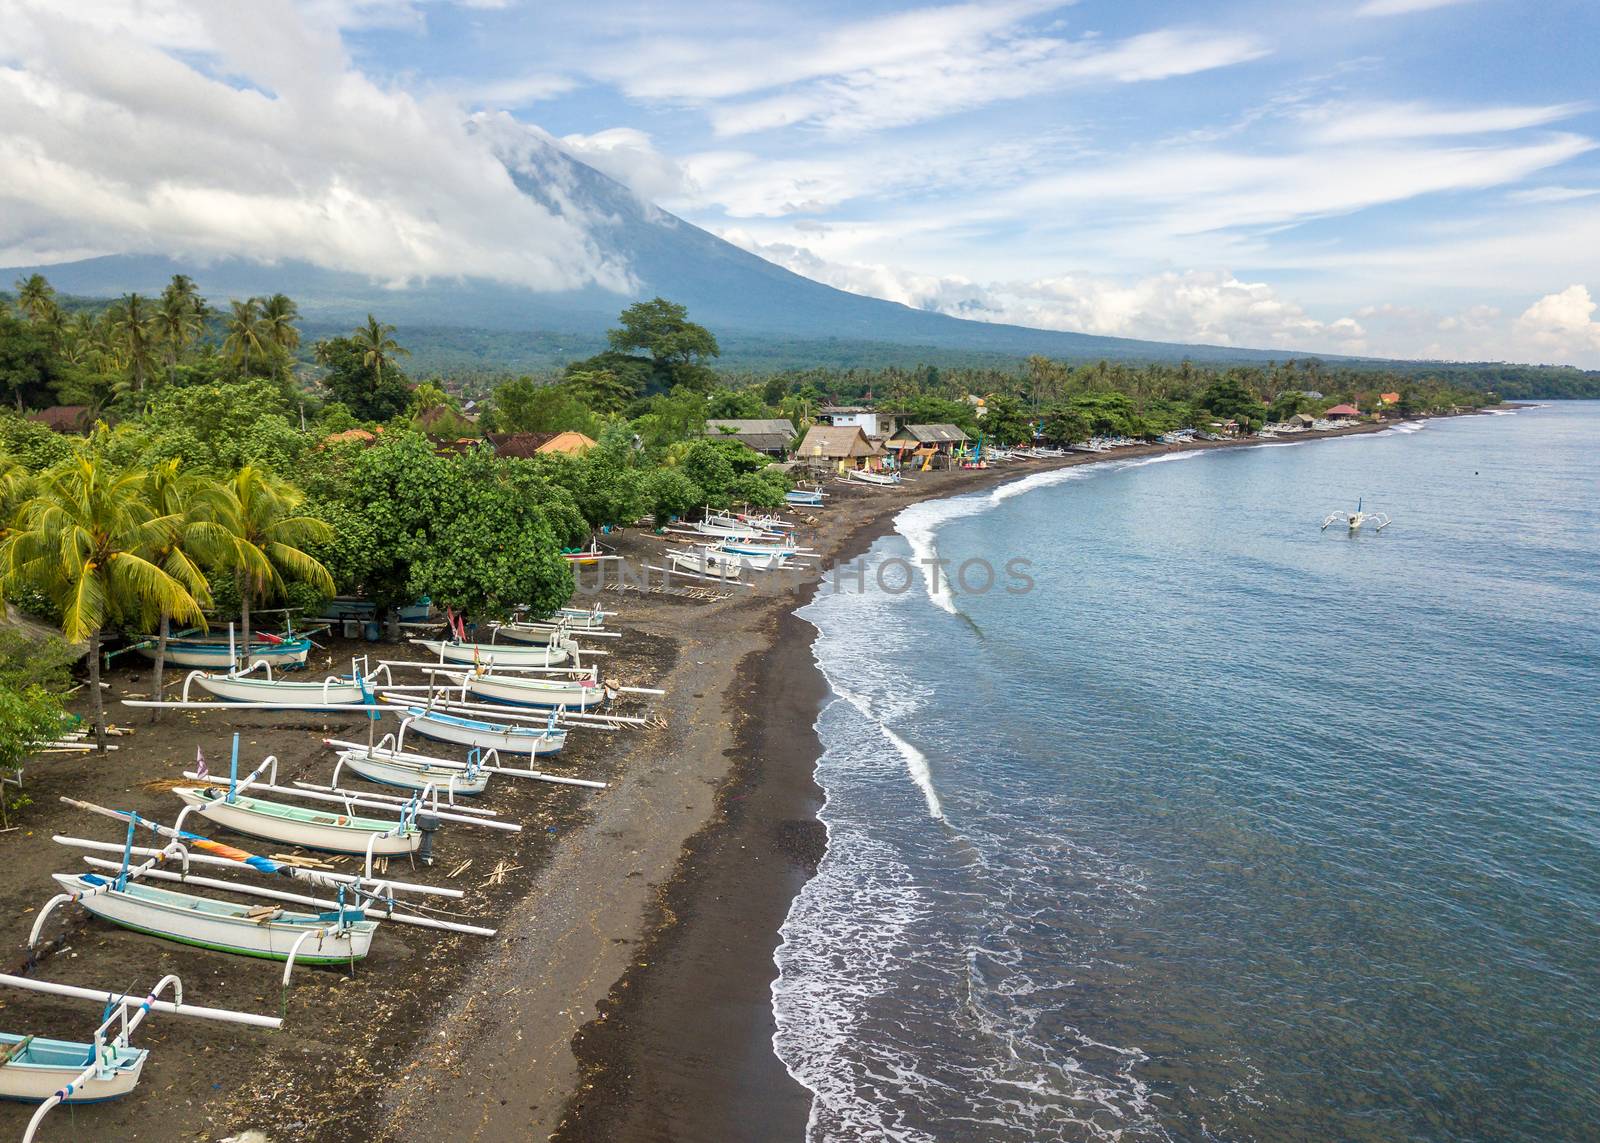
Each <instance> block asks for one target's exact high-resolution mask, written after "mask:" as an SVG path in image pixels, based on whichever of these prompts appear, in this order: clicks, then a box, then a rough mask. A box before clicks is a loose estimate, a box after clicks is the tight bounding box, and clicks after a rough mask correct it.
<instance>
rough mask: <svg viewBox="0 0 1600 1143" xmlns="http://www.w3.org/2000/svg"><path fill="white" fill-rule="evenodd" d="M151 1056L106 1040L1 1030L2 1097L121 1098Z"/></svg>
mask: <svg viewBox="0 0 1600 1143" xmlns="http://www.w3.org/2000/svg"><path fill="white" fill-rule="evenodd" d="M149 1055H150V1051H149V1049H147V1048H133V1047H129V1046H128V1045H127V1044H119V1043H115V1042H111V1043H108V1042H106V1041H105V1039H104V1038H103V1036H100V1037H97V1038H96V1042H95V1043H92V1044H84V1043H79V1042H77V1041H74V1040H48V1039H46V1038H45V1037H43V1036H19V1035H17V1034H16V1033H14V1032H0V1099H14V1100H20V1101H22V1102H24V1103H43V1102H44V1101H45V1100H47V1099H50V1098H51V1097H53V1096H54V1095H55V1094H56V1093H57V1092H60V1091H65V1092H67V1093H68V1094H67V1096H66V1098H65V1099H63V1100H62V1101H61V1102H63V1103H71V1104H85V1103H100V1102H102V1101H104V1100H108V1099H116V1098H118V1097H119V1096H124V1095H127V1094H128V1093H129V1092H130V1091H132V1090H133V1089H134V1085H136V1084H137V1083H138V1082H139V1075H140V1073H142V1072H143V1071H144V1062H145V1060H146V1059H147V1058H148V1057H149ZM86 1069H88V1074H87V1075H85V1074H84V1073H85V1070H86Z"/></svg>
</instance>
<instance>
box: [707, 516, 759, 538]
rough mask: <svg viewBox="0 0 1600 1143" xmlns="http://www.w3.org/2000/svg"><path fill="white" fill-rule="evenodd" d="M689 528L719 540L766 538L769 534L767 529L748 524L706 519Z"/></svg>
mask: <svg viewBox="0 0 1600 1143" xmlns="http://www.w3.org/2000/svg"><path fill="white" fill-rule="evenodd" d="M689 530H690V531H692V532H697V533H699V534H700V535H702V536H710V537H712V538H713V539H717V540H764V539H766V538H767V537H768V535H769V533H768V532H767V531H766V530H765V529H762V528H754V527H751V526H749V525H747V524H739V523H725V524H722V523H710V522H708V521H705V520H700V521H698V522H696V523H693V524H690V525H689Z"/></svg>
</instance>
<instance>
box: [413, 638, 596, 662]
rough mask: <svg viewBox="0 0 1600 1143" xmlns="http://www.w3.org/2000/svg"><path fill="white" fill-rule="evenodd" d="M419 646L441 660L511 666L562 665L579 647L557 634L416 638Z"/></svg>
mask: <svg viewBox="0 0 1600 1143" xmlns="http://www.w3.org/2000/svg"><path fill="white" fill-rule="evenodd" d="M411 641H412V642H413V643H415V644H416V645H417V646H418V647H421V648H423V649H424V650H426V651H429V652H431V653H432V654H435V655H437V656H439V661H440V662H441V663H462V664H471V663H499V664H501V665H503V666H507V667H560V666H563V665H565V664H566V663H568V662H570V661H571V660H572V658H573V656H574V655H575V654H577V651H578V648H577V645H576V644H575V643H573V642H572V640H571V639H566V638H562V637H561V636H560V635H559V634H557V635H556V636H555V637H554V638H553V639H551V640H550V641H548V642H547V643H545V644H543V645H540V644H537V643H534V642H532V641H531V640H530V641H529V642H528V643H522V644H519V643H517V642H511V643H467V642H463V641H461V640H457V639H413V640H411Z"/></svg>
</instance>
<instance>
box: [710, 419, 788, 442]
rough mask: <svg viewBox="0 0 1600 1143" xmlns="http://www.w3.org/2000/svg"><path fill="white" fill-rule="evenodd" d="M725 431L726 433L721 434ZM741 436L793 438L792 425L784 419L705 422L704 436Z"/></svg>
mask: <svg viewBox="0 0 1600 1143" xmlns="http://www.w3.org/2000/svg"><path fill="white" fill-rule="evenodd" d="M724 429H726V430H727V432H723V430H724ZM730 433H731V434H732V435H734V436H741V435H744V434H746V433H759V434H763V435H766V436H778V435H781V436H783V437H785V438H789V439H792V438H793V437H794V425H792V424H790V423H789V421H788V420H787V419H786V418H784V417H769V418H755V419H751V420H738V419H732V418H719V419H717V420H708V421H707V422H706V436H708V437H715V436H727V435H729V434H730Z"/></svg>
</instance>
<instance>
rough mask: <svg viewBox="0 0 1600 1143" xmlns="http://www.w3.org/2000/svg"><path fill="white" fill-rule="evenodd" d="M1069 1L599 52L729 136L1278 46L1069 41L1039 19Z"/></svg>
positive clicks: (1173, 38) (597, 70)
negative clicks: (1037, 25)
mask: <svg viewBox="0 0 1600 1143" xmlns="http://www.w3.org/2000/svg"><path fill="white" fill-rule="evenodd" d="M1063 6H1064V5H1062V4H1061V3H1059V2H1058V0H1041V2H1028V0H1019V2H1012V3H1000V4H954V5H944V6H933V7H924V8H918V9H913V10H910V11H905V12H898V13H894V14H892V15H887V16H873V17H868V18H863V19H859V20H856V21H853V22H851V23H846V24H842V25H841V24H837V23H835V24H833V25H831V26H828V27H823V28H807V27H806V26H805V25H804V23H803V22H802V21H803V17H798V18H792V17H791V16H789V15H787V14H786V16H785V18H784V20H783V21H782V24H783V31H782V33H781V35H778V34H768V35H737V34H736V35H731V36H729V35H693V36H686V35H678V36H672V35H658V36H654V37H652V38H651V39H649V40H648V41H647V42H645V43H642V44H640V45H638V48H637V50H633V51H628V52H617V53H611V54H602V55H601V56H600V57H599V58H597V59H594V60H591V61H588V62H587V63H586V65H585V66H586V67H587V69H588V70H590V71H591V72H592V73H593V74H596V75H600V76H602V77H604V78H606V79H609V80H611V81H613V82H615V83H616V84H617V85H618V86H619V87H621V88H622V89H623V90H624V91H625V92H626V93H627V94H629V95H630V96H632V97H634V98H636V99H641V100H647V101H652V102H658V103H669V104H679V105H683V104H687V105H690V106H695V107H702V108H704V109H706V112H707V114H708V116H709V118H710V121H711V124H712V127H713V129H714V131H715V132H716V133H717V134H718V135H720V136H723V137H729V136H737V135H745V134H751V133H754V132H761V131H770V130H774V129H777V128H783V127H794V126H797V125H805V126H811V127H816V128H820V129H822V130H825V131H830V132H859V131H873V130H879V129H883V128H887V127H896V126H904V125H907V124H911V123H920V122H925V121H928V120H931V119H937V118H940V117H943V116H947V115H950V114H953V113H955V112H958V111H965V110H969V109H971V108H975V107H982V106H985V105H988V104H992V103H996V102H1000V101H1004V100H1013V99H1019V98H1022V97H1025V96H1029V95H1037V94H1040V93H1044V92H1050V91H1056V90H1061V89H1064V88H1067V87H1072V86H1077V85H1084V84H1121V83H1138V82H1144V81H1150V80H1159V79H1165V78H1168V77H1171V76H1179V75H1191V74H1194V73H1196V72H1202V71H1208V70H1211V69H1214V68H1219V67H1227V66H1230V65H1233V64H1237V63H1241V62H1243V61H1246V60H1251V59H1255V58H1257V57H1258V56H1261V55H1263V54H1265V52H1266V48H1265V47H1264V45H1263V44H1262V43H1261V42H1260V41H1259V40H1257V39H1256V38H1255V37H1254V36H1250V35H1246V34H1241V33H1227V32H1209V31H1203V30H1192V29H1176V28H1175V29H1164V30H1159V31H1154V32H1149V33H1145V34H1142V35H1135V36H1132V37H1129V38H1127V39H1123V40H1117V41H1105V40H1102V39H1100V38H1099V37H1096V36H1084V37H1080V38H1076V39H1069V38H1067V37H1064V36H1062V35H1059V34H1050V33H1046V32H1041V31H1037V30H1035V29H1034V28H1032V27H1031V26H1030V21H1031V20H1032V19H1033V18H1035V17H1037V16H1039V15H1040V14H1042V13H1044V12H1047V11H1049V10H1051V9H1055V8H1060V7H1063Z"/></svg>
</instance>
